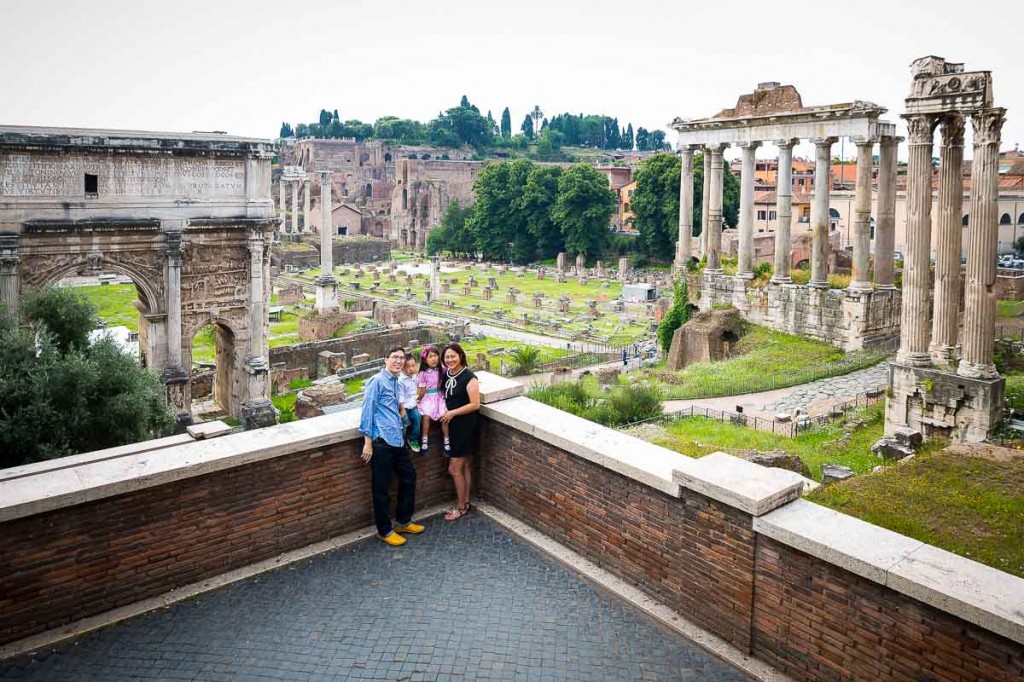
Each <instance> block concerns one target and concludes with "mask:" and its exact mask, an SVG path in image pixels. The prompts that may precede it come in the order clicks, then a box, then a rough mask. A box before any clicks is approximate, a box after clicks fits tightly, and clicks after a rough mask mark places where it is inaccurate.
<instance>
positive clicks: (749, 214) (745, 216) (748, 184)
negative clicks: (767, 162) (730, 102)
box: [736, 142, 761, 279]
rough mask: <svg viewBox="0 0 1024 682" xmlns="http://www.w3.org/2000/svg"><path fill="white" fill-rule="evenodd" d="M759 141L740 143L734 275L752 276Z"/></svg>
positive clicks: (742, 277)
mask: <svg viewBox="0 0 1024 682" xmlns="http://www.w3.org/2000/svg"><path fill="white" fill-rule="evenodd" d="M760 146H761V143H760V142H748V143H747V144H742V145H740V149H741V150H742V153H743V170H742V171H741V174H740V225H739V227H740V244H739V258H738V264H737V268H736V276H737V277H739V278H741V279H753V278H754V152H756V151H757V148H758V147H760Z"/></svg>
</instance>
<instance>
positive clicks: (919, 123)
mask: <svg viewBox="0 0 1024 682" xmlns="http://www.w3.org/2000/svg"><path fill="white" fill-rule="evenodd" d="M903 118H904V120H906V122H907V133H908V134H909V137H910V144H931V143H932V141H933V138H934V137H935V126H936V125H938V119H937V118H935V117H934V116H931V115H929V114H904V115H903Z"/></svg>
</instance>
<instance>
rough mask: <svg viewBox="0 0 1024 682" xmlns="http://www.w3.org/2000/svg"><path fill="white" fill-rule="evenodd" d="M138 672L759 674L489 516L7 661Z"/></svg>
mask: <svg viewBox="0 0 1024 682" xmlns="http://www.w3.org/2000/svg"><path fill="white" fill-rule="evenodd" d="M126 679H133V680H210V681H213V680H302V681H304V682H312V681H314V680H371V679H372V680H409V681H410V682H411V681H413V680H524V681H528V682H552V681H556V680H558V681H562V680H579V681H580V682H584V681H593V682H598V681H602V680H616V681H620V680H655V681H665V680H687V681H696V680H700V681H706V682H718V681H726V680H729V681H736V682H738V681H740V680H748V679H749V678H748V677H747V676H745V675H744V674H743V673H741V672H740V671H738V670H737V669H735V668H733V667H731V666H729V665H728V664H726V663H724V662H722V661H720V660H718V659H716V658H714V657H712V656H711V655H710V654H708V653H706V652H705V651H704V650H703V649H700V648H698V647H697V646H696V645H694V644H693V643H691V642H690V641H689V640H687V639H685V638H683V637H681V636H679V635H677V634H676V633H673V632H671V631H669V630H666V629H663V628H662V627H661V626H660V625H659V624H657V623H656V622H655V621H652V620H650V619H649V618H648V617H647V616H646V615H644V614H643V613H641V612H639V611H637V610H635V609H634V608H633V607H632V606H630V605H629V604H627V603H625V602H623V601H620V600H619V599H617V598H615V597H612V596H610V595H608V594H607V593H605V592H603V591H601V590H599V589H597V588H595V587H594V586H592V585H591V584H589V583H587V582H584V581H583V580H581V579H579V578H578V577H576V575H575V574H574V573H573V572H572V571H569V570H567V569H566V568H565V567H564V566H563V565H562V564H560V563H557V562H555V561H554V560H553V559H550V558H548V557H547V556H546V555H544V554H541V553H540V552H539V551H538V550H536V549H534V548H533V547H532V546H531V545H529V544H527V543H526V542H525V541H523V540H521V539H520V538H518V537H517V536H515V535H512V534H511V533H509V532H507V531H505V530H504V529H503V528H501V527H500V526H498V525H497V524H496V523H494V522H493V521H491V520H489V519H487V518H486V517H483V516H482V515H481V514H479V513H477V514H472V515H470V516H469V517H467V518H465V519H463V520H461V521H459V522H457V523H454V524H446V523H445V522H444V521H442V520H441V519H440V518H433V519H429V520H428V526H427V532H426V533H424V534H423V535H422V536H419V537H412V538H410V539H409V543H408V544H407V545H406V546H405V547H403V548H401V549H397V550H396V549H391V548H388V547H385V546H384V545H383V544H382V543H380V542H379V541H378V540H376V539H375V538H374V539H371V540H366V541H363V542H360V543H357V544H355V545H352V546H351V547H348V548H345V549H341V550H338V551H335V552H331V553H329V554H325V555H322V556H319V557H317V558H315V559H313V560H311V561H308V562H305V563H302V564H298V565H294V566H292V567H288V568H283V569H280V570H277V571H273V572H271V573H266V574H263V575H261V576H259V577H258V578H256V579H252V580H248V581H245V582H242V583H236V584H234V585H230V586H228V587H225V588H223V589H220V590H217V591H215V592H212V593H208V594H205V595H202V596H200V597H198V598H196V599H193V600H190V601H187V602H182V603H179V604H176V605H174V606H172V607H170V608H167V609H161V610H159V611H154V612H151V613H148V614H146V615H143V616H140V617H138V618H134V619H131V620H128V621H125V622H123V623H119V624H116V625H112V626H110V627H108V628H106V629H103V630H100V631H98V632H95V633H92V634H90V635H86V636H84V637H81V638H78V639H77V640H74V641H73V642H68V643H64V644H61V645H58V646H56V647H54V648H51V649H47V650H45V651H43V652H40V653H37V654H36V655H35V656H33V657H23V658H20V659H14V660H12V661H4V662H0V680H60V681H62V682H63V681H66V680H75V681H76V682H81V681H84V680H104V681H108V680H126Z"/></svg>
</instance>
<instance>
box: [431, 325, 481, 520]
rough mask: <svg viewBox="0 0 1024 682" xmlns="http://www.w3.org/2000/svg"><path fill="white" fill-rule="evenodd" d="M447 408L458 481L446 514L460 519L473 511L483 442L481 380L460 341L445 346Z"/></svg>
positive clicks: (454, 476) (450, 469)
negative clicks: (480, 431)
mask: <svg viewBox="0 0 1024 682" xmlns="http://www.w3.org/2000/svg"><path fill="white" fill-rule="evenodd" d="M443 359H444V365H445V381H444V402H445V407H446V411H445V413H444V415H442V417H441V424H442V425H443V424H447V425H448V435H449V443H450V448H449V449H448V450H447V451H446V452H445V454H446V455H447V456H448V457H450V458H451V459H450V461H449V462H448V474H449V475H450V476H451V477H452V481H453V482H454V483H455V498H456V506H454V507H452V508H451V509H449V510H448V512H447V513H446V514H445V515H444V518H445V520H446V521H454V520H456V519H460V518H462V517H463V516H465V515H466V514H468V513H469V512H470V511H471V510H472V506H471V505H470V503H469V493H470V490H471V489H472V486H473V476H472V471H471V467H472V457H473V455H475V454H476V451H477V444H478V443H479V436H478V433H477V431H478V428H477V416H478V413H479V411H480V382H479V381H478V380H477V378H476V375H475V374H473V372H471V371H470V369H469V367H467V366H466V365H467V361H466V351H464V350H462V346H460V345H459V344H457V343H451V344H448V346H447V347H446V348H445V349H444V356H443Z"/></svg>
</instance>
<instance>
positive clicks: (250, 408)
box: [239, 398, 277, 431]
mask: <svg viewBox="0 0 1024 682" xmlns="http://www.w3.org/2000/svg"><path fill="white" fill-rule="evenodd" d="M239 419H240V420H241V422H242V426H243V427H244V428H245V430H246V431H251V430H252V429H262V428H263V427H265V426H273V425H274V424H276V423H277V410H275V409H274V404H273V403H272V402H270V400H268V399H267V398H257V399H255V400H249V401H246V402H244V403H242V411H241V413H240V414H239Z"/></svg>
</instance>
